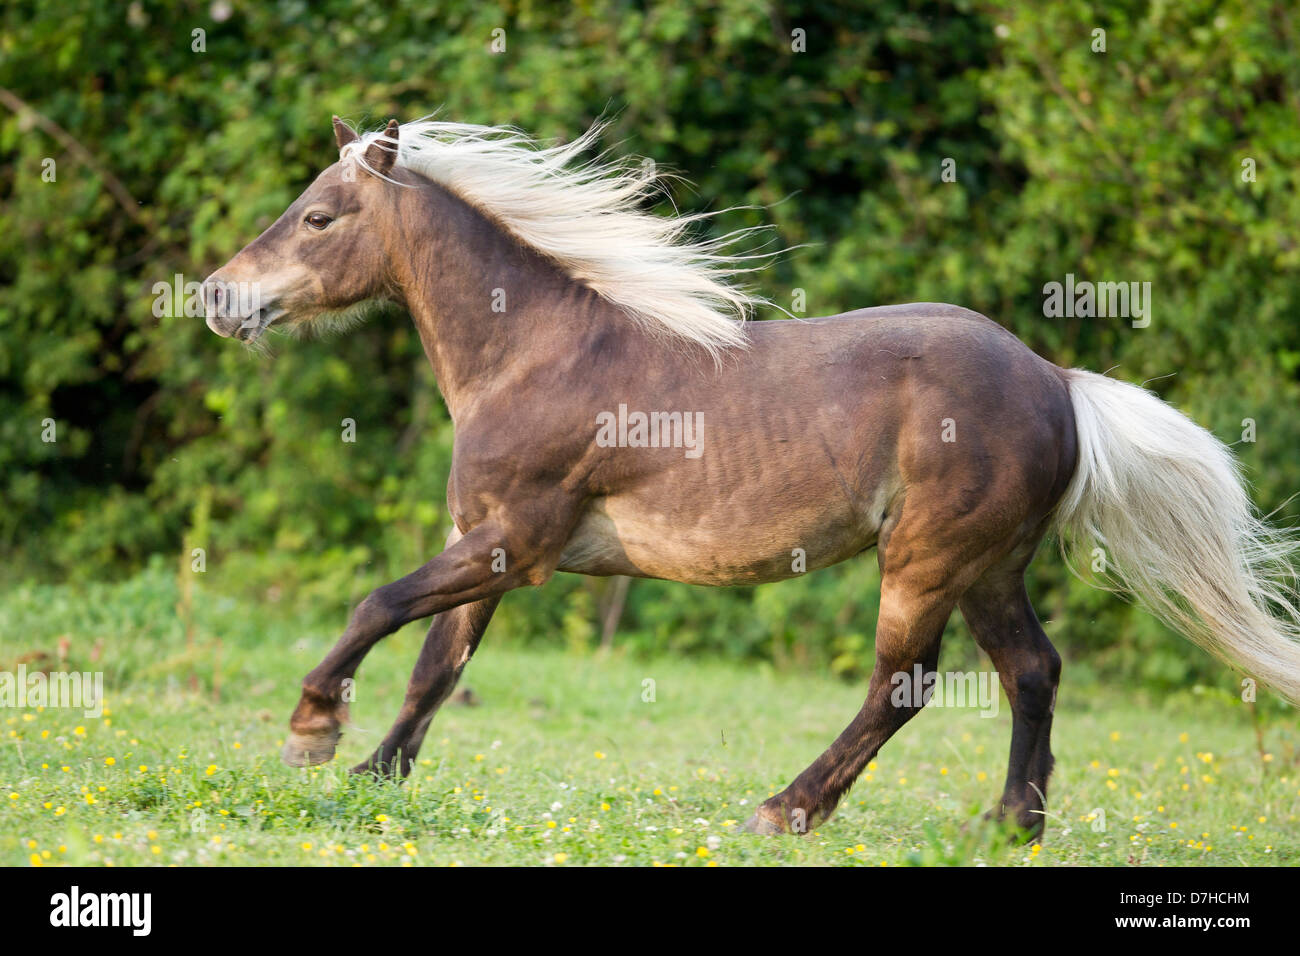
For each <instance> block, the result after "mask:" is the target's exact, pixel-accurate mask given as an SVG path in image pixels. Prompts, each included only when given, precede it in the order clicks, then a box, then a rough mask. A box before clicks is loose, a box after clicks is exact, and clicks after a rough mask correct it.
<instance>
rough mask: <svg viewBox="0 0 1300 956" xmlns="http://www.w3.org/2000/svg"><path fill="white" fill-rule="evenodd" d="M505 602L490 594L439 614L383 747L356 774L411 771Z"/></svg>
mask: <svg viewBox="0 0 1300 956" xmlns="http://www.w3.org/2000/svg"><path fill="white" fill-rule="evenodd" d="M500 600H501V599H500V598H499V597H491V598H485V599H484V600H482V601H474V602H471V603H470V604H462V605H461V606H460V607H454V608H452V609H451V610H450V611H443V612H442V613H441V614H438V615H436V616H435V617H434V619H433V623H432V624H431V625H430V626H429V633H428V635H427V636H426V637H425V639H424V646H423V647H421V648H420V656H419V659H418V660H417V661H416V662H415V670H414V671H412V672H411V680H410V683H409V684H407V687H406V699H405V700H404V701H403V702H402V710H401V712H400V713H399V714H398V715H397V720H396V722H394V724H393V726H392V729H390V730H389V731H388V733H387V734H386V735H385V736H384V739H383V742H382V743H380V745H379V747H378V749H377V750H375V752H374V753H373V754H371V755H370V756H369V757H367V758H366V759H365V760H363V761H362V762H361V763H359V764H357V765H356V766H355V767H353V768H352V771H353V773H362V772H368V773H373V774H376V775H379V776H392V777H397V776H402V777H405V776H406V775H407V774H409V773H410V772H411V767H412V765H413V764H414V763H415V756H416V754H418V753H419V752H420V744H422V743H423V742H424V735H425V733H427V732H428V730H429V724H430V723H431V722H432V721H433V716H434V714H435V713H437V711H438V708H439V707H440V706H442V703H443V701H445V700H446V699H447V698H448V697H450V696H451V692H452V690H453V689H454V688H455V687H456V681H458V680H459V679H460V673H461V671H462V670H464V669H465V665H466V664H467V663H469V659H470V657H471V656H472V655H473V654H474V651H475V650H476V649H477V648H478V643H479V640H480V639H482V637H483V632H484V631H485V630H486V629H487V626H488V621H490V620H491V619H492V612H493V611H495V610H496V606H497V602H499V601H500Z"/></svg>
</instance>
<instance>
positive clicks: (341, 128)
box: [334, 116, 361, 149]
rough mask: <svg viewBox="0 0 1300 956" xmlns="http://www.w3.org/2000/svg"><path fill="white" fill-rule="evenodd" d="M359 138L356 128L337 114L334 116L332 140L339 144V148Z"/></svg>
mask: <svg viewBox="0 0 1300 956" xmlns="http://www.w3.org/2000/svg"><path fill="white" fill-rule="evenodd" d="M360 138H361V137H360V136H358V135H357V133H356V130H354V129H353V128H352V127H351V126H349V125H348V124H347V123H345V122H343V121H342V120H341V119H339V118H338V117H337V116H336V117H334V141H335V142H336V143H338V144H339V149H342V148H343V147H344V146H346V145H347V144H348V143H355V142H356V141H357V140H359V139H360Z"/></svg>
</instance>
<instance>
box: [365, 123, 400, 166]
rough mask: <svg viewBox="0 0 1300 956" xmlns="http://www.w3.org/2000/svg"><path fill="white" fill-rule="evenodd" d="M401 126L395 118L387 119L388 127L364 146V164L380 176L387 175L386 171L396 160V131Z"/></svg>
mask: <svg viewBox="0 0 1300 956" xmlns="http://www.w3.org/2000/svg"><path fill="white" fill-rule="evenodd" d="M399 129H401V127H400V126H399V125H398V123H397V120H395V119H391V120H389V121H388V127H387V128H386V129H385V130H384V131H383V132H382V133H381V134H380V135H379V137H378V138H377V139H375V140H374V142H372V143H371V144H370V145H369V146H367V147H366V156H365V161H366V162H365V164H366V166H368V167H369V168H370V170H371V171H372V172H374V173H376V174H378V175H380V176H387V175H388V171H389V170H390V169H392V168H393V163H395V162H397V133H398V130H399Z"/></svg>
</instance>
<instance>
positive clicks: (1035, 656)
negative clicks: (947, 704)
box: [960, 540, 1061, 839]
mask: <svg viewBox="0 0 1300 956" xmlns="http://www.w3.org/2000/svg"><path fill="white" fill-rule="evenodd" d="M1036 544H1037V541H1036V540H1035V541H1034V542H1033V543H1032V545H1026V546H1024V547H1022V548H1021V549H1018V551H1017V553H1016V554H1013V555H1012V556H1011V557H1009V558H1008V559H1007V560H1006V561H1004V562H1002V563H1000V564H998V565H995V566H994V567H992V568H990V569H989V570H988V571H987V572H985V573H984V575H983V576H981V577H980V579H979V580H978V581H976V582H975V584H973V585H972V586H971V587H970V589H969V590H967V591H966V593H965V594H963V595H962V598H961V601H960V607H961V613H962V616H963V617H965V618H966V623H967V624H969V625H970V629H971V632H972V633H973V634H974V636H975V641H976V643H978V644H979V646H980V647H981V648H982V649H983V650H984V652H985V653H986V654H988V656H989V658H990V659H991V660H992V661H993V666H994V667H995V668H996V669H997V672H998V676H999V678H1000V680H1001V681H1002V687H1003V689H1004V690H1005V691H1006V694H1007V700H1008V701H1009V702H1010V703H1011V715H1012V726H1011V756H1010V760H1009V761H1008V765H1007V781H1006V786H1005V788H1004V790H1003V793H1002V799H1001V801H1000V802H999V804H998V807H997V809H996V810H994V811H992V812H991V814H990V816H992V817H995V818H996V819H999V820H1000V819H1003V818H1005V817H1010V818H1012V819H1013V820H1014V821H1015V823H1016V825H1017V826H1019V827H1020V828H1022V829H1023V830H1024V831H1026V832H1025V836H1026V837H1027V838H1029V839H1033V838H1036V837H1037V836H1038V835H1039V834H1041V833H1042V830H1043V823H1044V810H1045V806H1044V800H1045V799H1046V796H1047V778H1048V776H1049V775H1050V774H1051V772H1052V748H1051V742H1050V737H1051V733H1052V712H1053V710H1054V709H1055V706H1056V688H1057V684H1058V682H1059V681H1060V676H1061V658H1060V655H1058V654H1057V653H1056V649H1055V648H1054V647H1052V644H1051V642H1050V641H1049V640H1048V639H1047V635H1046V634H1044V633H1043V628H1042V626H1041V625H1040V624H1039V623H1038V617H1037V616H1036V615H1035V614H1034V609H1033V607H1032V606H1031V605H1030V603H1029V595H1028V594H1027V593H1026V592H1025V579H1024V570H1025V567H1026V565H1027V564H1028V561H1029V558H1030V557H1032V555H1033V545H1036Z"/></svg>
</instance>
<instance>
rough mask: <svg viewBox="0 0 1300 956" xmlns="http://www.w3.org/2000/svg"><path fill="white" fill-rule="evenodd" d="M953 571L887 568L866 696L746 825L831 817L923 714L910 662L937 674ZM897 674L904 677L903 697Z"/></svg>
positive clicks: (768, 829) (781, 827) (771, 827)
mask: <svg viewBox="0 0 1300 956" xmlns="http://www.w3.org/2000/svg"><path fill="white" fill-rule="evenodd" d="M922 569H924V570H922ZM951 572H952V568H951V567H946V566H944V565H943V564H936V563H934V562H928V563H924V564H908V565H907V566H906V567H905V568H903V569H902V570H900V571H897V572H891V571H886V573H885V575H884V578H883V580H882V582H881V597H880V618H879V621H878V622H877V624H876V664H875V669H874V670H873V671H872V674H871V685H870V688H869V689H868V691H867V700H866V702H865V703H864V704H863V705H862V709H861V710H860V711H859V712H858V715H857V716H856V717H855V718H853V722H852V723H850V724H849V726H848V727H847V728H845V730H844V732H843V733H841V734H840V735H839V737H838V738H836V740H835V743H833V744H831V747H830V749H829V750H827V751H826V752H825V753H823V754H822V755H821V756H820V757H818V758H817V759H816V760H815V761H814V762H813V764H812V765H811V766H810V767H809V768H808V769H807V770H805V771H804V772H803V773H801V774H799V776H798V777H796V778H795V780H794V782H793V783H791V784H790V785H789V786H788V787H786V788H785V789H784V790H783V791H781V792H780V793H778V794H777V795H776V796H774V797H772V798H770V799H768V800H767V801H765V802H764V803H763V804H762V806H760V807H759V808H758V811H757V812H756V813H755V814H754V815H753V816H752V817H751V818H750V820H749V822H748V823H747V824H746V828H747V829H749V830H750V831H752V832H756V833H789V832H794V833H802V832H805V831H807V830H811V829H812V828H813V827H815V826H817V825H818V824H819V823H821V822H822V821H823V820H825V819H826V818H827V817H829V816H830V815H831V813H832V812H833V811H834V809H835V805H836V804H837V803H838V802H839V800H840V798H841V797H842V796H843V795H844V793H845V792H846V791H847V790H848V789H849V788H850V787H851V786H852V785H853V782H854V781H855V780H856V779H857V777H858V774H860V773H861V772H862V769H863V768H864V767H865V766H866V765H867V763H868V762H869V761H870V760H871V759H872V758H873V757H875V755H876V752H877V751H878V750H879V749H880V748H881V746H882V745H883V744H884V743H885V741H886V740H888V739H889V738H890V737H891V736H892V735H893V734H894V732H895V731H896V730H898V728H900V727H902V726H903V724H905V723H907V721H908V720H910V719H911V717H912V715H914V714H916V713H918V712H920V709H921V706H922V705H921V704H920V703H919V700H918V697H914V696H913V695H912V693H911V692H910V685H911V684H912V681H913V677H914V668H915V665H917V664H920V665H921V668H922V673H923V674H932V673H934V671H935V669H936V667H937V666H938V661H939V644H940V639H941V638H942V636H943V628H944V624H945V623H946V622H947V620H948V616H949V615H950V614H951V613H952V609H953V606H954V604H955V602H956V596H957V594H959V593H960V590H959V588H960V586H961V585H960V584H959V583H958V582H959V581H961V578H962V576H961V575H958V574H953V573H951ZM897 674H903V675H906V685H905V687H904V690H906V692H905V693H903V694H902V695H901V698H900V697H899V694H898V691H899V689H900V685H899V683H898V682H897V681H895V679H894V678H895V675H897ZM922 686H923V687H924V685H922ZM920 692H921V688H917V693H918V695H919V694H920ZM921 699H923V698H921Z"/></svg>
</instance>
